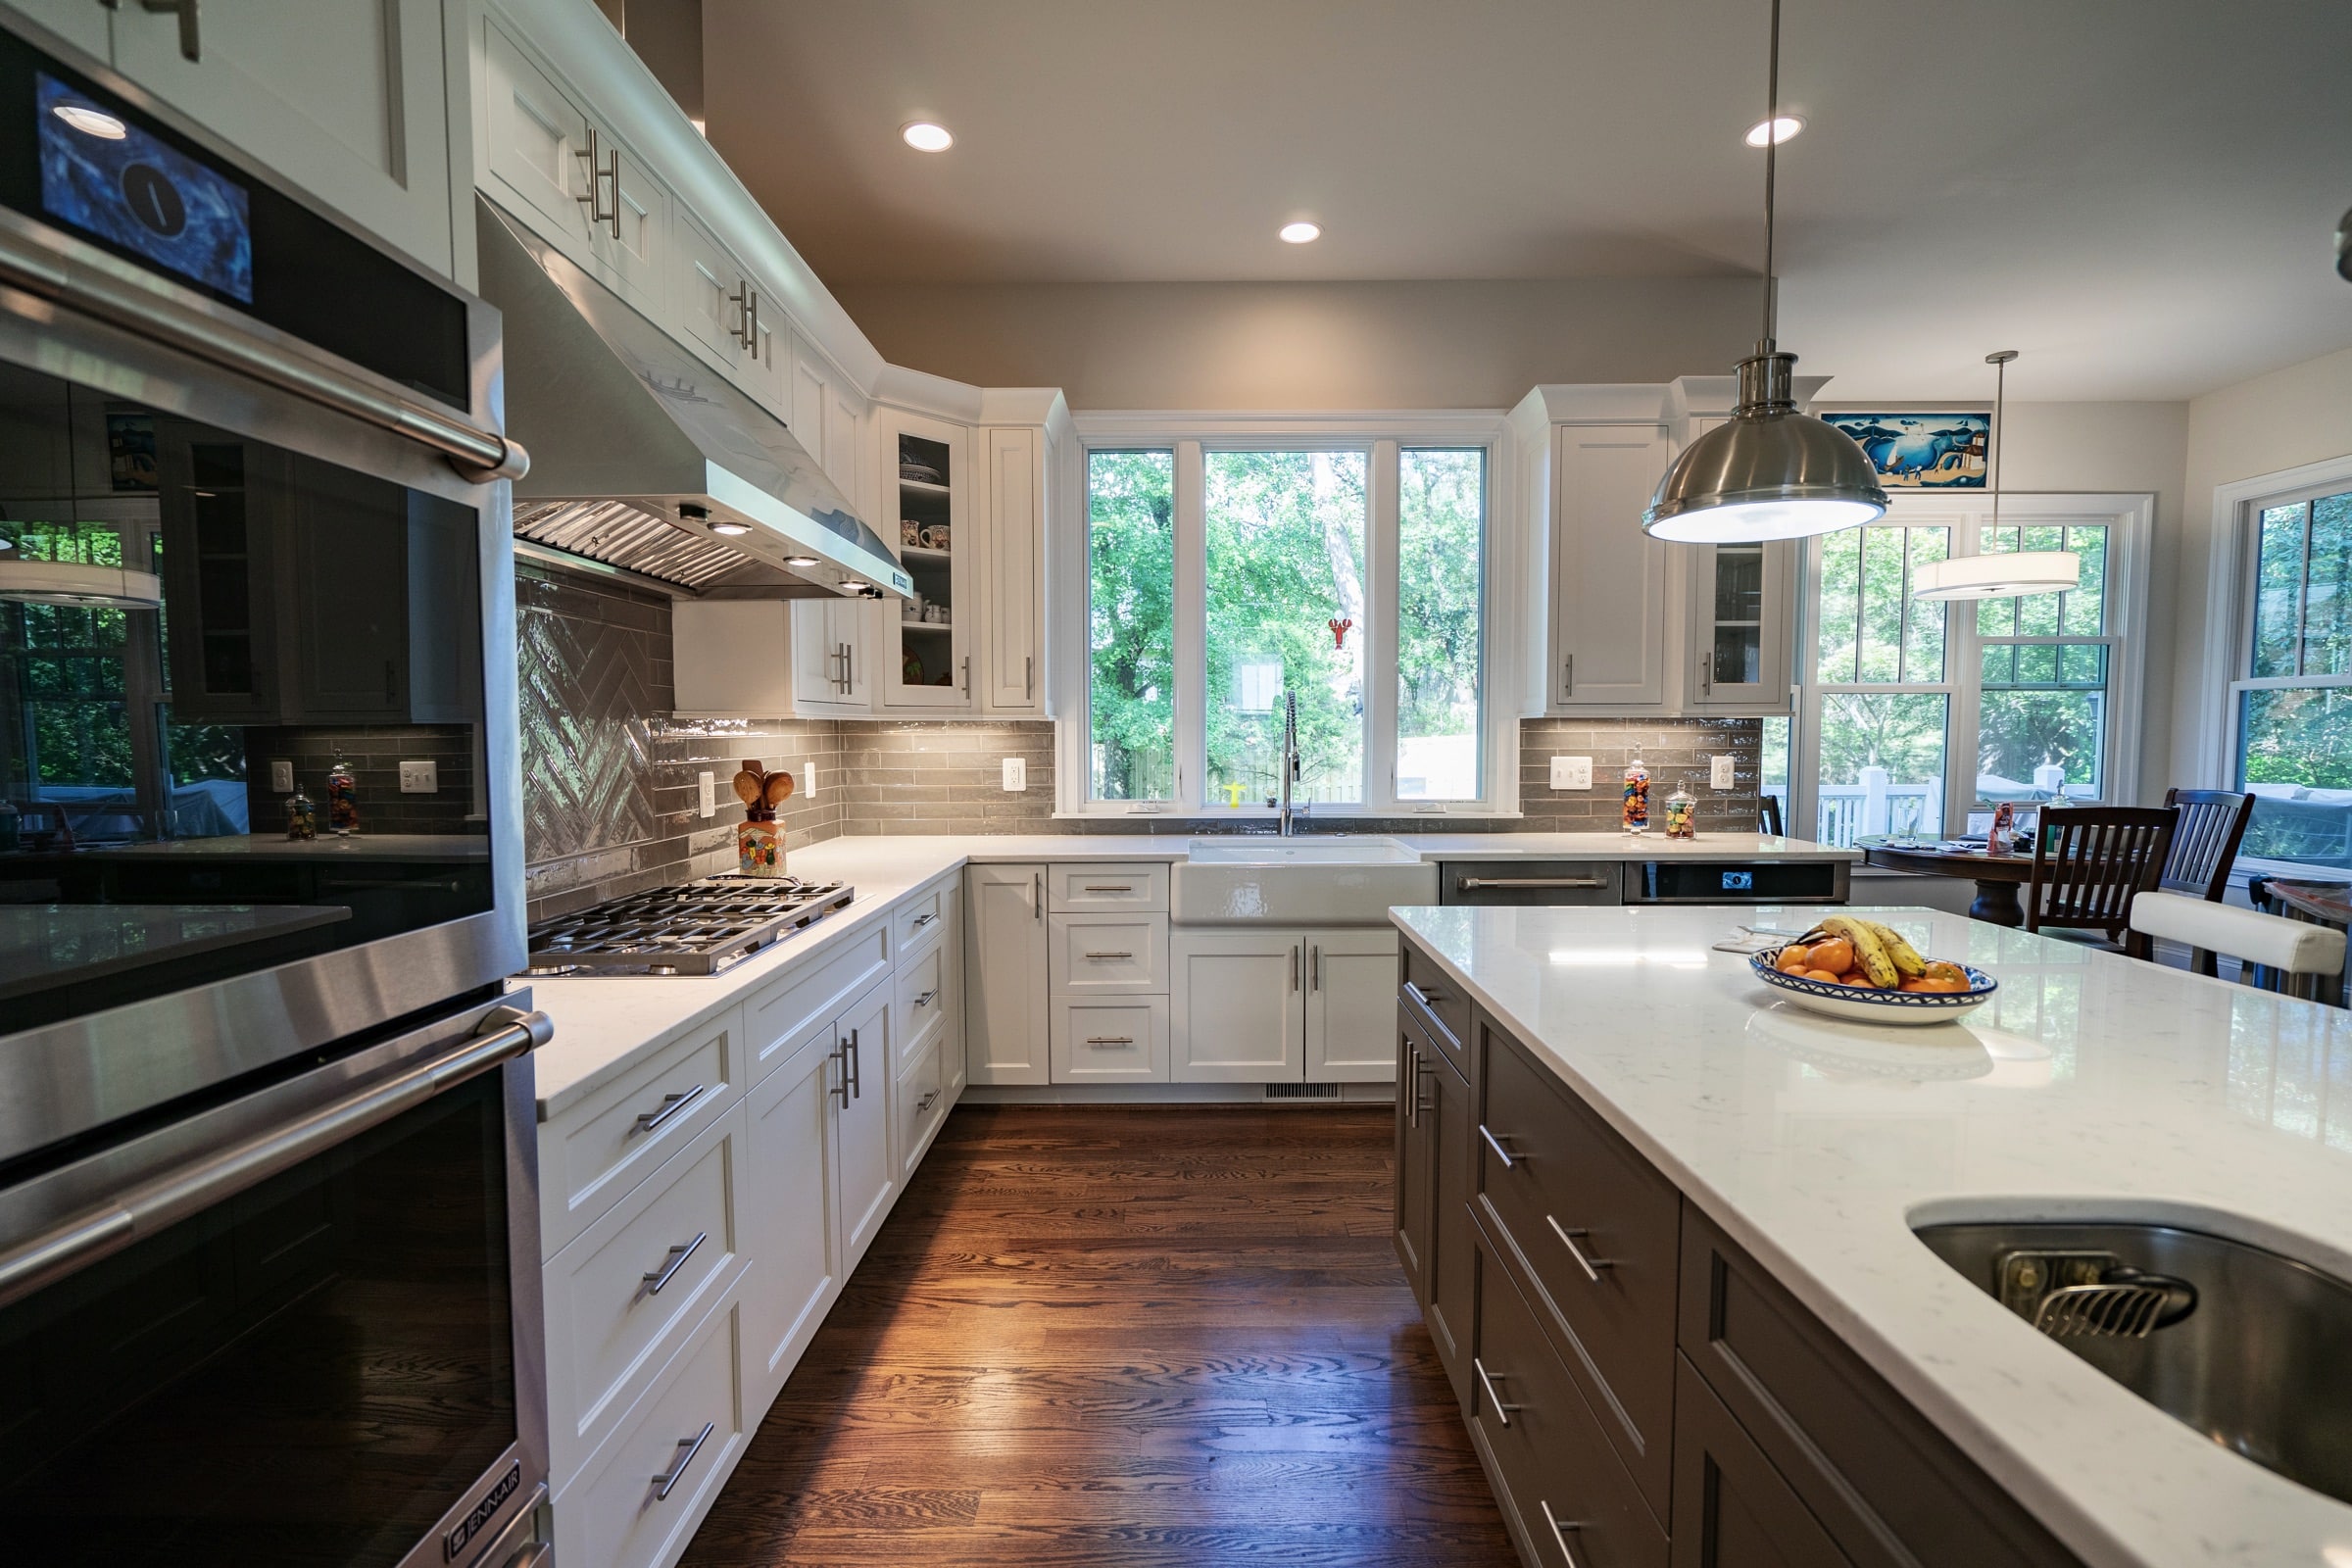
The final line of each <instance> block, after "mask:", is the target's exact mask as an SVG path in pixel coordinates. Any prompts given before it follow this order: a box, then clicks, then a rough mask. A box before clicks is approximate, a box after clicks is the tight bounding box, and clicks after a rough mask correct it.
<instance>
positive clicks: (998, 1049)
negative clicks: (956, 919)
mask: <svg viewBox="0 0 2352 1568" xmlns="http://www.w3.org/2000/svg"><path fill="white" fill-rule="evenodd" d="M963 875H964V888H965V902H964V912H965V914H966V916H967V917H968V919H969V921H970V923H969V924H968V925H967V926H966V927H965V928H964V956H965V960H966V961H965V964H964V974H963V984H964V1006H963V1019H964V1041H965V1058H964V1059H965V1061H966V1062H967V1063H968V1065H969V1068H970V1077H971V1081H972V1082H973V1083H976V1084H1042V1083H1045V1082H1047V1080H1048V1061H1047V1049H1046V1038H1047V1030H1046V956H1047V952H1048V940H1049V939H1048V932H1047V929H1046V868H1045V867H1044V866H1042V865H975V866H970V867H967V868H966V869H965V871H964V873H963Z"/></svg>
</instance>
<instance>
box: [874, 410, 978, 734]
mask: <svg viewBox="0 0 2352 1568" xmlns="http://www.w3.org/2000/svg"><path fill="white" fill-rule="evenodd" d="M875 426H876V435H877V436H878V437H879V440H880V444H881V460H882V475H881V480H882V482H881V494H882V495H883V496H884V497H885V498H887V499H886V500H885V501H884V503H883V505H882V507H881V508H880V512H879V515H877V516H876V517H875V519H874V526H875V527H876V528H877V529H878V530H880V531H881V532H882V533H883V534H884V535H886V536H887V537H888V538H889V539H890V540H891V541H892V544H893V547H894V548H895V549H896V550H897V551H898V553H899V560H900V563H901V564H904V565H905V566H906V568H907V575H908V576H909V577H911V578H913V580H914V593H915V598H914V599H910V600H907V601H906V602H904V603H901V602H897V601H891V602H886V603H885V604H883V605H882V607H881V609H880V613H879V614H878V615H877V616H876V623H877V624H878V625H879V626H880V627H881V628H882V635H881V638H880V642H881V645H882V646H881V647H880V648H879V649H877V650H876V657H877V659H879V660H880V661H881V662H882V667H881V669H880V671H879V677H880V679H879V683H878V691H879V696H878V698H877V702H878V704H879V706H880V707H881V708H883V709H884V710H886V711H917V712H922V713H925V714H927V715H931V716H937V717H949V716H955V715H960V714H969V713H974V712H977V711H979V708H978V705H977V703H976V701H975V699H974V696H973V681H974V675H973V670H972V656H973V641H972V638H973V628H974V624H975V622H976V621H977V620H978V619H979V617H980V613H981V609H982V607H981V593H980V582H979V571H980V567H979V566H978V565H977V563H979V562H981V561H983V560H985V558H986V554H987V541H986V539H985V536H984V533H983V532H976V531H975V527H974V523H973V519H972V506H971V488H972V484H971V475H970V473H969V471H968V470H969V465H970V454H971V450H972V442H971V434H972V432H971V431H969V430H967V429H965V428H964V427H963V426H961V425H958V424H955V423H952V422H950V421H948V420H945V419H935V418H931V417H927V416H925V415H920V414H910V413H908V412H907V411H906V410H904V409H894V408H884V409H882V410H880V411H878V412H877V414H876V416H875ZM909 525H911V526H912V528H913V531H914V533H915V538H914V541H913V542H912V543H908V542H907V530H908V527H909ZM918 600H919V601H920V603H919V604H918V603H917V601H918Z"/></svg>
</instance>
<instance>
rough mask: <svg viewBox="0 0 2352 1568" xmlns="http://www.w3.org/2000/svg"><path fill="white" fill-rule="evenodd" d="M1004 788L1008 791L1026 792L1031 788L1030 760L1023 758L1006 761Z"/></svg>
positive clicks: (1011, 758) (1012, 758) (1008, 758)
mask: <svg viewBox="0 0 2352 1568" xmlns="http://www.w3.org/2000/svg"><path fill="white" fill-rule="evenodd" d="M1028 787H1029V761H1028V759H1026V758H1021V757H1007V758H1006V759H1005V788H1006V789H1008V790H1025V789H1027V788H1028Z"/></svg>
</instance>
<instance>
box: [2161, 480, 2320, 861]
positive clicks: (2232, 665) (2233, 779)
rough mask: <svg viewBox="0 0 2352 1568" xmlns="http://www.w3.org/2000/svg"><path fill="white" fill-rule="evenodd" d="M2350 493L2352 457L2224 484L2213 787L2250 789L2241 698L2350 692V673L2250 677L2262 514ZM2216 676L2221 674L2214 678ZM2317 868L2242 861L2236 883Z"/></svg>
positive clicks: (2210, 732)
mask: <svg viewBox="0 0 2352 1568" xmlns="http://www.w3.org/2000/svg"><path fill="white" fill-rule="evenodd" d="M2348 490H2352V457H2345V458H2337V459H2332V460H2330V461H2328V462H2326V463H2312V464H2306V465H2304V466H2301V467H2299V468H2288V469H2284V470H2282V471H2280V472H2278V473H2273V474H2265V475H2262V476H2261V477H2259V478H2254V479H2245V480H2240V481H2239V482H2237V483H2236V484H2230V485H2223V486H2220V487H2218V488H2217V489H2216V490H2215V491H2214V503H2215V504H2214V512H2215V520H2216V538H2215V540H2214V557H2215V560H2216V562H2217V563H2224V562H2226V563H2227V566H2226V569H2223V570H2219V571H2217V572H2216V574H2215V577H2216V581H2215V583H2214V584H2213V589H2212V592H2214V593H2216V594H2218V593H2219V592H2221V591H2223V590H2224V589H2225V588H2226V589H2227V591H2228V592H2229V600H2228V605H2227V609H2228V613H2227V614H2225V615H2220V616H2215V615H2212V614H2208V616H2207V626H2206V639H2205V646H2206V654H2207V659H2206V664H2205V667H2206V671H2207V676H2206V681H2205V687H2206V690H2205V693H2204V698H2205V702H2206V704H2207V705H2208V711H2211V707H2212V705H2213V704H2214V703H2215V700H2216V690H2215V689H2216V688H2217V687H2218V689H2219V693H2218V698H2219V709H2220V711H2219V714H2218V719H2219V721H2218V722H2208V723H2206V724H2204V725H2201V726H2200V731H2201V735H2200V748H2199V750H2200V755H2199V758H2198V763H2199V771H2200V773H2201V775H2202V776H2203V777H2205V778H2206V779H2208V780H2210V781H2211V787H2212V788H2214V789H2222V790H2242V789H2244V788H2245V785H2244V784H2243V783H2242V782H2241V781H2240V779H2239V777H2238V752H2239V747H2240V745H2241V743H2242V741H2243V739H2244V737H2243V736H2242V735H2241V734H2240V733H2239V719H2240V717H2241V715H2242V711H2243V703H2242V700H2241V699H2242V697H2243V694H2245V693H2247V692H2250V691H2278V690H2283V689H2289V688H2292V689H2297V690H2312V689H2319V688H2326V689H2328V690H2337V691H2340V690H2343V689H2346V688H2352V675H2256V674H2253V673H2252V672H2251V671H2252V670H2253V667H2254V622H2255V599H2256V596H2257V595H2258V594H2259V593H2260V592H2261V588H2262V582H2261V575H2262V571H2261V560H2262V515H2263V514H2264V513H2265V512H2268V511H2270V510H2271V509H2272V508H2274V507H2290V506H2296V505H2299V504H2300V505H2309V504H2310V503H2311V502H2314V501H2318V500H2322V499H2324V498H2325V497H2327V496H2333V495H2341V494H2343V493H2344V492H2346V491H2348ZM2225 496H2227V497H2228V513H2229V525H2228V526H2226V527H2224V526H2222V523H2221V518H2222V515H2223V512H2224V499H2223V498H2224V497H2225ZM2306 586H2307V587H2308V583H2307V584H2306ZM2217 622H2219V623H2222V624H2223V625H2225V626H2226V633H2225V635H2226V636H2227V641H2226V642H2224V643H2223V644H2222V653H2221V657H2220V662H2218V663H2217V662H2216V661H2215V658H2214V645H2215V643H2216V642H2217V641H2218V640H2219V639H2218V638H2217V636H2216V629H2217V626H2216V623H2217ZM2298 662H2299V660H2298ZM2217 670H2218V671H2219V673H2218V675H2217V674H2216V673H2215V671H2217ZM2216 737H2218V749H2219V753H2220V755H2219V757H2218V758H2214V757H2208V756H2206V755H2204V743H2205V742H2207V741H2211V740H2213V739H2215V738H2216ZM2314 869H2324V868H2316V867H2314V866H2313V865H2311V864H2310V863H2308V862H2305V861H2300V860H2273V859H2266V858H2262V857H2259V856H2252V855H2241V856H2239V857H2238V859H2237V864H2236V866H2235V868H2234V870H2233V874H2232V880H2233V881H2242V880H2243V879H2244V878H2245V877H2247V876H2249V875H2255V874H2260V873H2264V872H2270V873H2275V874H2278V875H2281V876H2290V877H2291V876H2293V875H2295V874H2296V873H2297V872H2303V873H2309V872H2310V871H2312V870H2314Z"/></svg>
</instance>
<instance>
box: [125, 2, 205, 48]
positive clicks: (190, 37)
mask: <svg viewBox="0 0 2352 1568" xmlns="http://www.w3.org/2000/svg"><path fill="white" fill-rule="evenodd" d="M139 5H140V8H141V9H142V10H144V11H145V12H146V13H147V14H148V15H149V16H151V17H170V16H176V17H178V18H179V57H180V58H181V59H182V60H187V61H192V62H199V63H200V62H202V60H203V59H204V40H203V39H202V38H200V37H198V36H197V33H196V0H139ZM106 9H107V10H109V11H112V10H114V9H115V4H114V0H106Z"/></svg>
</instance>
